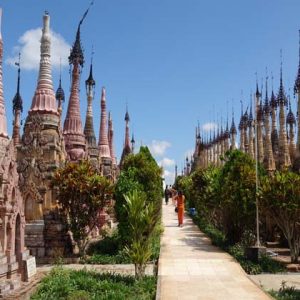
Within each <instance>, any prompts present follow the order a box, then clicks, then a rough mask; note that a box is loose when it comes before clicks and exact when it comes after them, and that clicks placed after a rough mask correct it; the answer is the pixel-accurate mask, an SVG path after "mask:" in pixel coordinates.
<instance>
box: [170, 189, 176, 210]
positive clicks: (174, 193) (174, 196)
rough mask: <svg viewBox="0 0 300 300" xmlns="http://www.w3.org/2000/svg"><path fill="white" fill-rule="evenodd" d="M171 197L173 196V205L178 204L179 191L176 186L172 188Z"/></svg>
mask: <svg viewBox="0 0 300 300" xmlns="http://www.w3.org/2000/svg"><path fill="white" fill-rule="evenodd" d="M170 191H171V192H170V197H171V198H172V203H173V205H175V206H176V196H177V191H176V190H175V189H174V188H171V189H170Z"/></svg>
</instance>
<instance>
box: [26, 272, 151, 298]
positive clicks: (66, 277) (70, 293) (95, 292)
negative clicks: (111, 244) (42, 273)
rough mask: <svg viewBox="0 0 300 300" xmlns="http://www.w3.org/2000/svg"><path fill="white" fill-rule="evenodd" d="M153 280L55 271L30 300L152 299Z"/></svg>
mask: <svg viewBox="0 0 300 300" xmlns="http://www.w3.org/2000/svg"><path fill="white" fill-rule="evenodd" d="M155 293H156V277H154V276H145V277H144V278H142V279H141V280H136V279H135V278H134V277H133V276H121V275H114V274H99V273H96V272H92V271H86V270H81V271H74V270H67V269H63V268H62V267H56V268H54V269H53V270H52V271H51V272H50V274H49V275H48V276H47V277H45V278H44V279H43V280H42V282H41V284H40V285H39V287H38V289H37V291H36V292H35V293H34V295H32V296H31V298H30V299H31V300H41V299H43V300H52V299H53V300H62V299H67V300H75V299H76V300H102V299H114V300H119V299H120V300H121V299H141V300H146V299H147V300H148V299H155Z"/></svg>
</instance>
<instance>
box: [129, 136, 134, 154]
mask: <svg viewBox="0 0 300 300" xmlns="http://www.w3.org/2000/svg"><path fill="white" fill-rule="evenodd" d="M130 143H131V150H132V153H134V147H135V139H134V134H132V137H131V141H130Z"/></svg>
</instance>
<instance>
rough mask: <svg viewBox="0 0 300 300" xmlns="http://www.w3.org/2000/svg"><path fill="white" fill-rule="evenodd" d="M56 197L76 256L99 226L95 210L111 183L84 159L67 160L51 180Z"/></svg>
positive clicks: (110, 190)
mask: <svg viewBox="0 0 300 300" xmlns="http://www.w3.org/2000/svg"><path fill="white" fill-rule="evenodd" d="M52 185H53V187H55V188H57V191H58V200H59V203H60V205H61V208H62V210H63V212H64V213H65V215H66V216H67V222H68V226H69V228H70V230H71V232H72V234H73V238H74V240H75V241H76V243H77V245H78V247H79V251H80V255H85V249H86V246H87V243H88V239H89V235H90V233H91V231H92V230H93V229H94V228H95V226H97V225H99V213H100V210H101V209H102V208H104V206H105V204H106V200H107V199H110V197H111V196H112V193H113V185H112V183H111V182H110V181H109V180H108V179H107V178H105V177H103V176H101V175H100V174H99V173H98V171H97V170H95V168H94V167H93V165H92V164H91V163H90V162H89V161H88V160H83V161H80V162H79V163H67V164H66V165H65V166H64V167H62V168H60V169H58V170H57V171H56V172H55V174H54V177H53V179H52Z"/></svg>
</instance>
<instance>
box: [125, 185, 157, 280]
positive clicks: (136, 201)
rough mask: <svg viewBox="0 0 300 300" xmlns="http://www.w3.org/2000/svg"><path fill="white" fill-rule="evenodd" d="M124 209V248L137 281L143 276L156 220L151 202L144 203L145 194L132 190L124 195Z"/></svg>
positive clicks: (149, 254) (149, 255)
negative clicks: (126, 242) (126, 235)
mask: <svg viewBox="0 0 300 300" xmlns="http://www.w3.org/2000/svg"><path fill="white" fill-rule="evenodd" d="M124 198H125V200H126V204H124V209H125V210H126V212H127V216H128V220H127V221H128V225H129V231H130V232H129V237H130V240H129V245H128V246H126V247H125V249H126V252H127V254H128V255H129V257H130V258H131V260H132V262H133V263H134V266H135V277H136V278H137V279H139V278H141V277H143V276H144V275H145V268H146V264H147V262H148V261H149V259H150V257H151V254H152V251H151V237H152V234H153V230H154V228H155V225H156V222H157V218H156V212H155V209H154V205H153V202H152V203H146V197H145V194H144V193H142V192H138V191H137V190H134V191H132V192H130V193H128V194H127V195H124Z"/></svg>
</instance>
